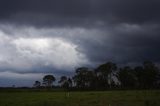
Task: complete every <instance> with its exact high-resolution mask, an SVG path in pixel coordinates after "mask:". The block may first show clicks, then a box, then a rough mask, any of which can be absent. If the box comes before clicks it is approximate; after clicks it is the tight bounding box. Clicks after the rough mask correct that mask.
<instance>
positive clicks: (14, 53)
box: [0, 0, 160, 86]
mask: <svg viewBox="0 0 160 106" xmlns="http://www.w3.org/2000/svg"><path fill="white" fill-rule="evenodd" d="M159 10H160V1H159V0H152V1H150V0H141V1H139V0H130V1H128V0H45V1H44V0H14V1H9V0H2V1H1V3H0V14H1V15H0V76H3V77H1V79H2V80H1V81H0V86H9V85H11V84H12V83H14V84H17V85H19V86H20V85H21V84H22V82H18V80H19V79H21V78H23V76H32V75H34V76H37V77H35V78H37V80H38V79H41V77H42V76H43V75H44V74H47V73H48V74H51V73H53V74H54V75H55V76H57V77H59V76H60V75H64V74H67V75H72V74H73V72H74V70H75V68H76V67H79V66H90V67H95V66H97V65H98V64H101V63H104V62H106V61H113V62H116V63H118V64H123V65H129V64H137V63H141V62H143V61H145V60H151V61H153V62H155V63H157V64H159V62H160V56H159V54H160V50H159V48H160V46H159V45H160V43H159V40H160V20H159V19H160V14H159ZM20 76H22V77H20ZM24 80H25V81H26V82H25V83H24V84H22V85H25V84H26V85H30V84H32V82H33V81H34V80H35V79H33V78H29V77H28V80H27V77H26V79H25V78H24ZM6 82H10V83H8V84H5V83H6ZM29 83H30V84H29Z"/></svg>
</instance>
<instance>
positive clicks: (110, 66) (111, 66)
mask: <svg viewBox="0 0 160 106" xmlns="http://www.w3.org/2000/svg"><path fill="white" fill-rule="evenodd" d="M116 70H117V66H116V64H115V63H112V62H107V63H105V64H102V65H100V66H99V67H98V68H97V69H96V70H95V72H96V74H97V77H98V80H99V83H101V84H102V85H101V86H104V87H107V86H108V85H109V87H111V85H112V84H111V82H112V81H113V80H112V76H113V75H114V73H115V71H116Z"/></svg>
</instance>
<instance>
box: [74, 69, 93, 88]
mask: <svg viewBox="0 0 160 106" xmlns="http://www.w3.org/2000/svg"><path fill="white" fill-rule="evenodd" d="M93 79H94V72H93V71H91V70H89V69H88V68H86V67H81V68H78V69H76V75H75V76H74V77H73V80H74V82H75V83H76V86H77V87H78V88H89V87H91V85H92V83H93Z"/></svg>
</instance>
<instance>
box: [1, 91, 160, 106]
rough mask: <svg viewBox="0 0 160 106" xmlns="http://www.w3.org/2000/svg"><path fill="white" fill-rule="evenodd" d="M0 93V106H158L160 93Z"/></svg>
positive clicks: (159, 104) (159, 105)
mask: <svg viewBox="0 0 160 106" xmlns="http://www.w3.org/2000/svg"><path fill="white" fill-rule="evenodd" d="M65 94H66V93H65V92H27V91H23V92H13V91H12V92H0V106H160V91H158V90H154V91H153V90H152V91H100V92H98V91H95V92H93V91H92V92H70V96H69V97H66V95H65Z"/></svg>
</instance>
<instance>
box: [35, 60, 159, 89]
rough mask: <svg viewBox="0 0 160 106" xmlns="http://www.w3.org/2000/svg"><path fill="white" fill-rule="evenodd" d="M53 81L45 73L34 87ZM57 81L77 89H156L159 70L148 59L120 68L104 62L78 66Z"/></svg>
mask: <svg viewBox="0 0 160 106" xmlns="http://www.w3.org/2000/svg"><path fill="white" fill-rule="evenodd" d="M55 81H56V78H55V77H54V75H46V76H44V77H43V82H42V84H41V82H40V81H35V83H34V87H36V88H39V87H41V86H42V85H43V86H44V87H47V88H52V87H53V82H55ZM58 83H59V85H60V87H62V88H66V89H69V88H70V89H79V90H85V89H90V90H106V89H155V88H156V89H157V88H160V70H159V68H158V67H157V66H156V65H155V64H154V63H152V62H150V61H145V62H144V63H143V64H142V65H140V66H136V67H130V66H124V67H121V68H118V67H117V65H116V64H115V63H113V62H106V63H104V64H101V65H99V66H98V67H97V68H95V69H91V68H88V67H79V68H77V69H76V70H75V75H74V76H73V77H72V78H69V77H67V76H61V78H60V80H59V81H58Z"/></svg>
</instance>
